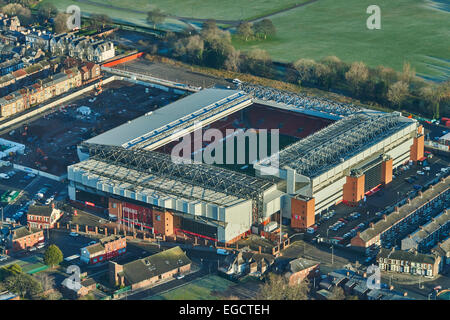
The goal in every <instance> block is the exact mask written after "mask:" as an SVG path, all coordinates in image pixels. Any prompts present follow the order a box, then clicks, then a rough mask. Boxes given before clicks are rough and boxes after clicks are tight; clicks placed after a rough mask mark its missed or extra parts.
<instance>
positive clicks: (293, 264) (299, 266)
mask: <svg viewBox="0 0 450 320" xmlns="http://www.w3.org/2000/svg"><path fill="white" fill-rule="evenodd" d="M318 264H319V262H317V261H313V260H309V259H305V258H297V259H295V260H292V261H290V262H289V268H290V271H291V272H293V273H295V272H299V271H302V270H305V269H309V268H311V267H314V266H317V265H318Z"/></svg>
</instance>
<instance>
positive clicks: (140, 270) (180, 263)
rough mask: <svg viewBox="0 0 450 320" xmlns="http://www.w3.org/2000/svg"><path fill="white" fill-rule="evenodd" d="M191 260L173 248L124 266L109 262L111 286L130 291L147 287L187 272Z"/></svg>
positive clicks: (181, 251) (178, 249) (178, 248)
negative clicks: (125, 288)
mask: <svg viewBox="0 0 450 320" xmlns="http://www.w3.org/2000/svg"><path fill="white" fill-rule="evenodd" d="M191 264H192V262H191V260H190V259H189V258H188V257H187V256H186V254H185V252H184V251H183V250H181V248H180V247H174V248H171V249H168V250H165V251H162V252H160V253H157V254H154V255H151V256H149V257H146V258H143V259H138V260H135V261H132V262H129V263H127V264H124V265H120V264H117V263H116V262H112V261H111V262H110V264H109V277H110V278H109V279H110V284H111V286H115V285H124V286H131V289H132V290H135V289H138V288H143V287H147V286H150V285H153V284H155V283H156V282H158V281H161V280H164V279H169V278H172V277H174V276H175V275H177V274H182V273H186V272H189V270H190V269H191Z"/></svg>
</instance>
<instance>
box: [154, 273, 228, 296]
mask: <svg viewBox="0 0 450 320" xmlns="http://www.w3.org/2000/svg"><path fill="white" fill-rule="evenodd" d="M232 285H235V283H234V282H232V281H229V280H227V279H224V278H222V277H219V276H216V275H210V276H206V277H203V278H201V279H198V280H194V281H192V282H189V283H188V284H186V285H183V286H181V287H179V288H175V289H172V290H169V291H166V292H164V293H162V294H158V295H155V296H152V297H149V298H148V300H218V299H219V298H220V297H218V296H216V295H213V293H214V291H216V292H224V291H226V290H227V289H228V288H229V287H230V286H232Z"/></svg>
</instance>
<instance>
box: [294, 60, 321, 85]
mask: <svg viewBox="0 0 450 320" xmlns="http://www.w3.org/2000/svg"><path fill="white" fill-rule="evenodd" d="M315 66H316V62H315V61H314V60H311V59H299V60H297V61H296V62H294V68H295V70H297V72H298V83H299V84H302V83H303V82H312V80H313V78H314V69H315Z"/></svg>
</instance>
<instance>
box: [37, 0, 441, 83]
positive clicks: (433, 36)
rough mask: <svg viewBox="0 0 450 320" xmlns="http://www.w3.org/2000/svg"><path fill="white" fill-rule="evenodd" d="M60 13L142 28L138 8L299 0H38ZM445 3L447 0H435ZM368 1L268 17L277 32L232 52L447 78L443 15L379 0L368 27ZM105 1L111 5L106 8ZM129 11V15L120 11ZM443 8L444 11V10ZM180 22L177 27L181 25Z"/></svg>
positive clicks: (254, 7) (234, 14) (199, 13)
mask: <svg viewBox="0 0 450 320" xmlns="http://www.w3.org/2000/svg"><path fill="white" fill-rule="evenodd" d="M44 2H53V3H54V4H55V5H56V6H57V7H58V8H59V9H60V10H65V8H66V7H67V6H68V5H70V4H76V5H78V6H80V8H81V10H82V12H83V13H84V14H87V15H89V14H90V13H92V12H95V13H105V14H108V15H109V16H110V17H111V18H113V19H114V20H116V21H118V22H128V23H133V24H136V25H138V26H148V24H147V22H146V15H145V13H144V12H146V11H148V10H151V9H152V8H154V7H155V6H156V7H158V8H160V9H162V10H163V11H165V12H167V13H169V14H171V15H174V16H182V17H194V18H214V19H222V20H234V21H236V20H240V19H252V18H255V17H259V16H261V15H265V14H272V13H276V12H278V11H280V10H282V9H285V8H289V7H291V6H292V5H294V4H296V3H304V2H306V0H280V1H276V2H274V1H270V0H249V1H240V0H230V1H219V0H185V1H180V0H155V1H147V0H120V1H119V0H105V1H101V2H100V1H99V0H89V1H87V0H78V1H73V0H44ZM440 2H442V3H444V5H446V6H447V8H448V7H449V6H450V3H449V1H447V0H440ZM372 4H374V3H373V1H371V0H342V1H336V0H318V1H317V2H313V3H310V4H307V5H306V6H303V7H298V8H294V9H291V10H287V11H285V12H281V13H276V14H273V15H271V16H270V19H271V20H272V21H273V23H274V24H275V26H276V28H277V35H276V36H275V37H274V38H272V39H270V40H266V41H248V42H245V41H242V40H240V39H237V38H235V39H234V40H233V41H234V45H235V47H236V48H237V49H240V50H244V51H247V50H250V49H253V48H261V49H265V50H267V51H268V52H269V53H270V54H271V56H272V58H273V59H274V60H277V61H285V62H291V61H295V60H297V59H299V58H311V59H316V60H318V59H320V58H323V57H325V56H330V55H336V56H338V57H339V58H340V59H342V60H344V61H346V62H353V61H364V62H365V63H366V64H368V65H369V66H372V67H376V66H377V65H385V66H388V67H392V68H394V69H396V70H401V68H402V65H403V63H404V62H410V63H411V64H412V66H413V67H415V68H416V70H417V72H418V74H419V75H423V76H427V77H430V78H435V79H441V80H442V79H448V78H449V75H450V46H449V43H450V13H449V12H448V11H445V10H438V9H436V8H435V7H433V6H432V2H431V1H427V0H396V1H392V0H379V1H377V2H376V4H377V5H378V6H380V8H381V30H368V29H367V28H366V20H367V18H368V16H369V15H368V14H367V13H366V9H367V7H368V6H369V5H372ZM107 5H112V6H113V7H106V6H107ZM119 7H120V8H124V9H132V10H138V11H142V12H143V13H136V12H130V11H124V10H120V9H119ZM447 10H448V9H447ZM183 25H184V24H183V23H182V22H180V21H177V20H176V19H174V18H170V19H167V20H166V22H165V23H164V25H163V26H162V27H163V28H164V29H173V30H176V29H177V28H178V29H180V28H183ZM184 26H185V25H184Z"/></svg>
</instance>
